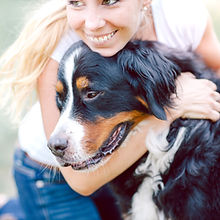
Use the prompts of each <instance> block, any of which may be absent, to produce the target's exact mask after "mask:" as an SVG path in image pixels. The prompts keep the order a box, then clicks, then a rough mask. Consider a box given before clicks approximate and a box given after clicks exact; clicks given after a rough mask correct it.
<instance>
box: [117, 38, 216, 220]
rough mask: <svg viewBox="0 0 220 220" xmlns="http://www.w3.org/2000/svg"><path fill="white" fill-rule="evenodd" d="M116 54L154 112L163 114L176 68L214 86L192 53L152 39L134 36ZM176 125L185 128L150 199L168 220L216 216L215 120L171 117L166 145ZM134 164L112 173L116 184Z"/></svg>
mask: <svg viewBox="0 0 220 220" xmlns="http://www.w3.org/2000/svg"><path fill="white" fill-rule="evenodd" d="M118 57H119V63H120V65H122V66H123V68H124V70H125V72H126V74H127V73H128V74H129V78H130V79H129V80H130V83H131V84H132V86H133V87H134V88H135V89H137V90H139V92H140V93H141V94H142V95H143V96H142V97H143V98H144V99H145V100H146V102H147V103H148V105H149V107H150V111H151V112H152V113H153V114H154V115H155V116H156V117H158V118H161V119H164V118H165V115H164V112H163V108H164V107H166V106H172V103H171V102H170V101H171V100H169V95H170V94H171V93H173V92H174V91H175V83H174V80H175V78H176V77H177V76H178V75H179V74H180V73H181V72H187V71H189V72H191V73H193V74H194V75H195V76H196V77H197V78H206V79H210V80H212V81H213V82H215V83H216V85H217V87H218V89H217V91H218V92H220V80H219V79H218V78H217V77H216V76H215V75H214V74H213V72H212V71H211V70H210V69H208V68H207V66H206V65H205V64H204V63H203V62H202V61H201V59H200V58H199V57H198V56H197V55H196V54H194V53H191V52H182V51H178V50H174V49H170V48H167V47H165V46H164V45H162V44H159V43H157V42H140V41H136V42H133V43H129V44H128V45H127V47H126V48H125V49H124V50H123V51H121V52H120V53H119V54H118ZM181 127H186V128H187V134H186V136H185V139H184V141H183V142H182V144H181V146H180V149H179V151H178V152H177V153H176V155H175V158H174V161H173V163H172V164H171V167H170V169H169V171H167V173H164V174H162V176H163V181H164V183H165V188H164V189H163V190H162V191H160V192H159V194H158V195H155V196H154V201H155V203H156V204H157V205H158V207H159V208H160V209H162V210H163V212H164V213H165V215H166V217H167V218H171V219H173V220H180V219H181V220H195V219H200V220H207V219H212V220H217V219H220V121H217V122H215V123H213V122H211V121H210V120H193V119H177V120H176V121H174V122H173V123H172V125H171V128H170V132H169V134H168V137H167V140H168V141H169V145H170V146H172V144H173V142H174V140H175V137H176V135H177V133H178V131H179V129H180V128H181ZM134 170H135V169H133V170H132V172H131V173H130V174H129V175H130V176H129V175H128V174H127V176H128V178H127V180H125V179H124V178H123V177H124V176H125V174H123V175H122V176H121V177H120V176H119V177H118V178H117V180H116V181H117V183H118V182H124V185H123V186H122V185H121V186H120V187H121V188H123V189H124V190H125V188H126V185H129V184H128V183H127V182H130V181H133V180H131V179H132V178H131V177H132V175H134V173H133V172H134ZM126 172H129V171H126ZM120 178H122V181H120V180H118V179H120ZM143 178H144V177H143ZM135 188H136V186H135ZM128 190H129V191H130V185H129V187H128ZM125 194H126V193H125ZM127 211H128V210H127Z"/></svg>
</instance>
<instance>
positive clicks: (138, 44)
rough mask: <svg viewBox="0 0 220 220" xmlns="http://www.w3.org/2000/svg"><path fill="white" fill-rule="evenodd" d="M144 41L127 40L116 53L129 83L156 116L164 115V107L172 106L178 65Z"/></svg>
mask: <svg viewBox="0 0 220 220" xmlns="http://www.w3.org/2000/svg"><path fill="white" fill-rule="evenodd" d="M154 48H155V47H154V43H152V42H149V44H148V42H147V41H134V42H129V43H128V44H127V45H126V47H125V48H124V49H123V50H122V51H120V52H119V53H118V54H117V59H118V63H119V65H121V66H122V69H123V73H124V74H126V78H127V79H128V81H129V84H130V85H131V86H132V88H133V89H134V90H135V92H136V95H137V96H139V97H141V98H142V99H143V100H144V101H145V102H146V106H148V111H149V112H150V113H152V114H153V115H155V116H156V117H157V118H159V119H163V120H165V119H166V113H165V110H164V108H165V107H168V106H172V102H171V100H170V95H171V94H172V93H175V88H176V87H175V78H176V76H177V72H178V71H179V69H178V66H176V65H175V64H174V63H172V62H171V61H170V60H168V59H167V58H165V57H164V56H163V55H161V54H160V53H159V52H158V51H157V50H156V49H154Z"/></svg>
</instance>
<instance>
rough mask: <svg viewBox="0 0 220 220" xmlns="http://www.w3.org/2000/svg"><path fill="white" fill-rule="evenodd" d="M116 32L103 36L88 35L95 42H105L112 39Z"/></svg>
mask: <svg viewBox="0 0 220 220" xmlns="http://www.w3.org/2000/svg"><path fill="white" fill-rule="evenodd" d="M115 33H116V31H114V32H112V33H110V34H107V35H105V36H102V37H92V36H87V37H88V38H89V40H91V41H92V42H95V43H103V42H105V41H107V40H109V39H111V38H112V37H113V36H114V34H115Z"/></svg>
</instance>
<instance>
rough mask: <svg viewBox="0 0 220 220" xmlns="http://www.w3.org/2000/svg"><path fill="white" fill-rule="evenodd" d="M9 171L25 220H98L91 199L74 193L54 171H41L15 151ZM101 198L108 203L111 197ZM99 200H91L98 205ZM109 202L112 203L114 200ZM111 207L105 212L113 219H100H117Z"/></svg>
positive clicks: (24, 156)
mask: <svg viewBox="0 0 220 220" xmlns="http://www.w3.org/2000/svg"><path fill="white" fill-rule="evenodd" d="M13 170H14V178H15V182H16V185H17V189H18V195H19V199H20V203H21V206H22V208H23V210H24V213H25V215H26V220H101V216H100V214H99V211H98V209H97V207H96V205H95V202H94V201H93V199H92V198H91V197H84V196H81V195H80V194H78V193H76V192H74V191H73V190H72V189H71V188H70V187H69V186H68V184H67V183H66V181H65V179H64V178H63V176H62V174H61V173H60V172H59V171H58V170H53V169H49V168H46V167H43V166H42V165H40V164H38V163H36V162H35V161H33V160H31V159H30V158H29V157H27V156H26V154H25V152H24V151H22V150H21V149H19V148H18V149H17V150H16V152H15V156H14V166H13ZM105 195H107V197H106V198H107V201H108V198H110V197H111V195H110V194H109V193H107V194H105ZM109 195H110V197H109ZM100 196H101V194H100V195H95V196H94V197H95V198H96V200H97V201H100V198H99V197H100ZM97 197H98V199H97ZM104 197H105V196H104ZM112 201H113V203H114V199H113V200H111V203H112ZM107 203H108V202H107ZM112 207H113V210H111V206H110V207H109V206H108V209H110V210H111V211H110V212H111V213H114V214H113V215H114V216H115V217H113V218H112V217H110V216H111V214H110V216H109V217H106V218H105V217H102V219H120V217H119V212H118V211H117V207H114V204H113V206H112ZM110 212H109V213H110Z"/></svg>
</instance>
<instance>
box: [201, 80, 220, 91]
mask: <svg viewBox="0 0 220 220" xmlns="http://www.w3.org/2000/svg"><path fill="white" fill-rule="evenodd" d="M199 80H200V82H203V83H204V85H205V86H207V87H209V88H210V89H213V90H217V86H216V84H215V83H213V82H212V81H210V80H208V79H199Z"/></svg>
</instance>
